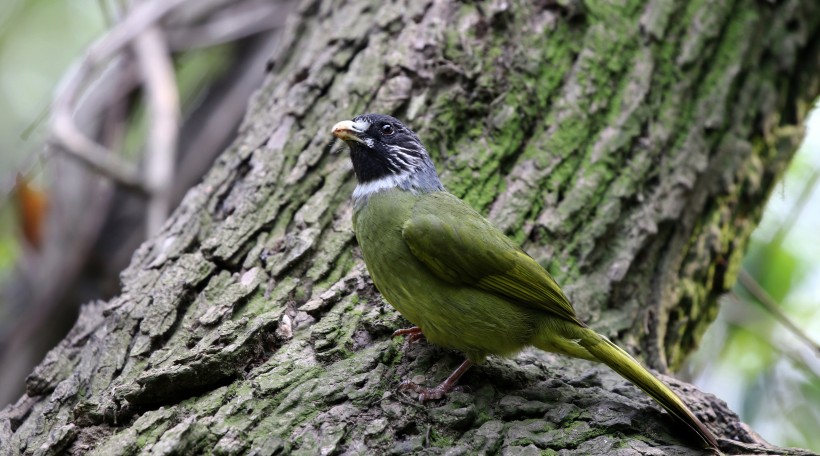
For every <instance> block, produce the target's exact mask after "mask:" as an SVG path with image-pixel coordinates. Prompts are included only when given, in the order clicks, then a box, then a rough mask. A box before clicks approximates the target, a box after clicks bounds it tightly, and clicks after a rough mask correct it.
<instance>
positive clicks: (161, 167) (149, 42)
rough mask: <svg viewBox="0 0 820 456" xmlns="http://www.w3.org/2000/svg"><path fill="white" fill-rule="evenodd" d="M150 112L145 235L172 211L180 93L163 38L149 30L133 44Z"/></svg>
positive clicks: (146, 170)
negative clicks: (147, 199) (148, 195)
mask: <svg viewBox="0 0 820 456" xmlns="http://www.w3.org/2000/svg"><path fill="white" fill-rule="evenodd" d="M134 51H135V53H136V56H137V60H138V61H139V65H140V71H141V73H142V75H143V79H144V80H145V91H146V95H147V99H148V106H149V109H150V113H151V115H150V119H151V126H150V132H149V137H148V147H147V149H146V152H145V163H146V165H145V185H146V187H147V188H148V190H149V191H150V192H151V200H150V201H149V203H148V222H147V224H148V229H147V231H148V236H152V235H154V234H155V233H157V232H158V231H159V229H160V228H161V227H162V223H163V222H165V219H166V218H168V214H169V212H170V211H171V185H172V183H173V179H174V161H175V157H176V147H177V138H178V136H179V122H180V119H179V93H178V91H177V85H176V80H175V78H174V75H175V73H174V66H173V62H171V56H170V53H169V51H168V46H167V44H166V42H165V37H164V36H163V33H162V31H161V30H160V29H159V28H158V27H151V28H149V29H148V30H146V31H145V32H144V33H143V34H142V35H140V36H139V37H138V38H137V39H136V41H135V43H134Z"/></svg>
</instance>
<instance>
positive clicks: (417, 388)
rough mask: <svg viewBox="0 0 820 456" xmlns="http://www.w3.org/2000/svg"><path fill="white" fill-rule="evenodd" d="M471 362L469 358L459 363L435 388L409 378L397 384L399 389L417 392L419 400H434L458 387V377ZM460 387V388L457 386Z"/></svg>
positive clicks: (465, 370)
mask: <svg viewBox="0 0 820 456" xmlns="http://www.w3.org/2000/svg"><path fill="white" fill-rule="evenodd" d="M472 365H473V363H472V362H470V360H468V359H465V360H464V362H462V363H461V365H459V366H458V367H457V368H456V370H455V371H453V373H452V374H450V376H449V377H447V379H446V380H444V381H443V382H441V384H440V385H439V386H437V387H435V388H425V387H423V386H421V385H419V384H417V383H413V382H411V381H410V380H405V381H403V382H401V384H400V385H399V391H406V390H410V391H412V392H414V393H416V394H418V395H419V396H418V399H419V401H421V402H426V401H434V400H436V399H441V398H442V397H444V396H446V395H447V393H449V392H450V391H453V390H455V389H457V388H459V387H456V383H458V379H459V378H461V376H462V375H464V373H465V372H467V369H469V368H470V366H472ZM459 389H460V388H459Z"/></svg>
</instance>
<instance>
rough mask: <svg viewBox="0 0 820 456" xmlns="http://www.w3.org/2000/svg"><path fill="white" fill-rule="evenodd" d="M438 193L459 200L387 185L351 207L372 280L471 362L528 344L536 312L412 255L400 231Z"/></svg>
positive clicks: (433, 337)
mask: <svg viewBox="0 0 820 456" xmlns="http://www.w3.org/2000/svg"><path fill="white" fill-rule="evenodd" d="M441 197H446V198H447V199H448V200H449V199H453V200H457V199H456V198H454V197H453V196H452V195H449V194H445V193H444V192H433V193H424V194H413V193H410V192H404V191H400V190H388V191H383V192H379V193H376V194H374V195H371V196H370V197H369V199H368V201H367V203H366V204H364V205H363V207H361V208H360V209H358V210H357V211H356V212H355V214H354V216H353V227H354V230H355V231H356V239H357V240H358V242H359V246H360V247H361V249H362V254H363V255H364V260H365V263H366V265H367V269H368V271H369V272H370V276H371V278H372V279H373V283H374V284H375V285H376V288H378V290H379V291H380V292H381V293H382V295H383V296H384V298H385V299H386V300H387V301H388V302H389V303H390V304H391V305H392V306H393V307H395V308H396V310H398V311H399V312H400V313H401V314H402V315H403V316H404V317H405V318H407V319H408V320H410V321H411V322H412V323H413V324H415V325H416V326H418V327H420V328H421V329H422V331H423V332H424V335H425V337H426V338H427V339H428V340H429V341H430V342H432V343H435V344H437V345H441V346H445V347H450V348H455V349H458V350H461V351H463V352H465V354H467V356H468V357H469V358H470V359H471V360H473V361H475V362H480V361H482V360H483V358H484V357H485V356H486V355H487V354H497V355H512V354H514V353H516V352H518V351H519V350H521V349H522V348H523V347H524V346H526V345H529V343H530V341H531V339H532V337H533V334H534V332H535V331H536V326H537V324H538V320H539V318H540V317H539V312H535V311H530V310H528V309H526V308H522V307H521V306H519V305H517V304H516V303H514V302H510V301H509V300H508V299H506V298H504V297H501V296H499V295H496V294H493V293H489V292H487V291H484V290H480V289H478V288H475V287H472V286H465V285H456V284H453V283H450V282H447V281H444V280H442V279H441V278H439V277H438V276H436V275H435V274H434V273H433V272H432V271H431V270H430V269H428V268H427V266H426V265H424V264H423V263H422V262H421V261H419V259H418V258H417V257H415V256H414V254H413V253H412V252H411V251H410V249H409V248H408V246H407V244H406V242H405V240H404V238H403V236H402V230H403V227H404V226H405V224H406V223H407V221H408V220H410V219H411V218H412V217H414V216H416V212H418V211H422V212H423V211H429V210H431V209H430V208H431V207H432V208H433V209H432V210H435V207H436V201H437V200H438V199H439V198H441ZM459 203H461V202H460V201H459ZM461 204H463V203H461Z"/></svg>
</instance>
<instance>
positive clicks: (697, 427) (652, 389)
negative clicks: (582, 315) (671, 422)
mask: <svg viewBox="0 0 820 456" xmlns="http://www.w3.org/2000/svg"><path fill="white" fill-rule="evenodd" d="M579 332H580V335H581V340H579V341H578V343H579V344H580V345H581V346H582V347H584V348H586V349H587V351H589V352H590V353H591V354H592V355H593V356H594V357H595V358H597V359H598V361H600V362H602V363H604V364H606V365H607V366H609V367H610V368H612V370H614V371H615V372H617V373H618V374H620V375H621V376H622V377H623V378H625V379H627V380H629V381H630V382H632V383H634V384H635V385H636V386H637V387H638V388H640V389H642V390H644V391H645V392H646V393H647V394H649V395H650V396H652V398H653V399H655V400H656V401H658V404H660V405H661V406H662V407H663V408H665V409H666V410H667V411H668V412H669V413H671V414H672V415H673V416H674V417H675V418H677V419H679V420H680V421H682V422H683V423H685V424H686V425H687V426H689V427H690V428H691V429H692V430H693V431H694V432H695V433H697V434H698V435H699V436H700V438H702V439H703V440H704V442H706V443H707V444H708V445H709V446H710V447H711V448H712V449H714V450H715V451H717V452H718V453H720V452H719V450H718V443H717V439H715V436H714V435H713V434H712V432H711V431H710V430H709V429H708V428H706V426H704V424H703V423H701V422H700V420H699V419H697V417H695V415H694V414H693V413H692V412H691V411H690V410H689V408H688V407H686V404H684V403H683V401H682V400H681V398H680V397H678V395H677V394H675V393H674V392H673V391H672V390H671V389H669V387H668V386H666V385H665V384H664V383H663V382H661V381H660V380H658V379H657V378H655V376H654V375H652V374H651V373H650V372H649V371H648V370H646V369H645V368H644V367H643V366H641V365H640V364H639V363H638V362H637V361H635V359H634V358H632V357H631V356H629V353H627V352H625V351H623V350H622V349H621V348H620V347H618V346H617V345H615V344H614V343H612V342H611V341H610V340H609V339H607V338H606V337H604V336H602V335H600V334H598V333H596V332H595V331H593V330H591V329H588V328H583V329H582V330H581V331H579Z"/></svg>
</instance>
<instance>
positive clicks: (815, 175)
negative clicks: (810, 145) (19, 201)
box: [770, 168, 820, 249]
mask: <svg viewBox="0 0 820 456" xmlns="http://www.w3.org/2000/svg"><path fill="white" fill-rule="evenodd" d="M818 181H820V170H818V169H816V168H815V169H813V170H812V173H811V175H810V176H809V179H808V180H807V181H806V184H805V185H804V186H803V189H802V190H801V191H800V196H798V198H797V201H796V202H795V203H794V206H792V208H791V210H790V211H789V213H788V215H787V216H786V220H784V221H783V222H782V223H780V226H779V227H778V229H777V231H775V233H774V236H772V240H771V242H770V247H772V248H774V249H778V248H780V246H781V244H783V239H785V238H786V235H788V234H789V231H791V229H792V227H793V226H794V224H795V221H797V218H798V217H800V214H801V213H802V212H803V208H805V207H806V204H807V203H808V201H809V198H810V197H811V193H812V191H813V190H814V188H815V187H816V186H817V182H818Z"/></svg>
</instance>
